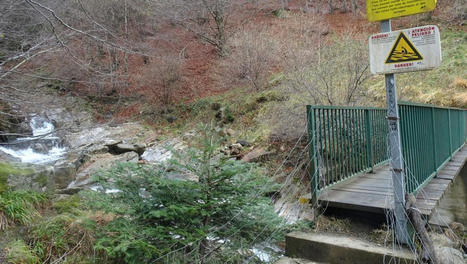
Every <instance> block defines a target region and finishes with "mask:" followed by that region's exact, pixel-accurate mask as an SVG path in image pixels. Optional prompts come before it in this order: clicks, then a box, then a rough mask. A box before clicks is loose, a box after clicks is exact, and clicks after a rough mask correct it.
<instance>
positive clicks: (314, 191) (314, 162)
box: [306, 105, 319, 206]
mask: <svg viewBox="0 0 467 264" xmlns="http://www.w3.org/2000/svg"><path fill="white" fill-rule="evenodd" d="M306 112H307V120H308V127H307V129H308V141H309V151H308V153H309V154H308V155H309V159H310V185H311V205H312V206H314V205H316V204H317V203H318V191H319V185H318V183H319V181H318V179H319V170H318V159H317V157H318V156H317V155H318V153H317V147H316V142H317V141H316V140H317V139H316V136H317V135H318V134H317V133H316V123H315V122H316V121H315V109H313V106H311V105H308V106H307V111H306Z"/></svg>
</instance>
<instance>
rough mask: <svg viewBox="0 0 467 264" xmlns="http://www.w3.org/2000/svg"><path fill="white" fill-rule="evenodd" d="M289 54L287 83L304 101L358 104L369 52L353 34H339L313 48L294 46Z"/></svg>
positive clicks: (367, 72) (365, 75) (366, 72)
mask: <svg viewBox="0 0 467 264" xmlns="http://www.w3.org/2000/svg"><path fill="white" fill-rule="evenodd" d="M294 52H295V53H296V54H297V55H296V56H290V60H289V66H288V69H289V74H288V78H287V79H288V82H287V84H288V85H289V86H290V87H291V88H293V89H294V90H295V91H297V92H299V93H300V94H302V95H303V97H302V99H303V100H305V101H307V103H313V104H329V105H354V104H357V103H360V102H359V100H360V99H361V98H362V97H364V96H362V93H363V89H364V86H363V84H364V82H365V81H366V80H367V79H368V78H369V76H370V74H369V71H368V67H369V65H368V51H367V49H366V45H365V42H364V41H361V40H358V39H356V36H354V35H352V34H346V35H342V36H338V37H336V38H334V39H332V40H331V41H330V42H328V43H322V44H319V45H318V46H317V47H316V46H315V47H314V48H313V49H310V48H309V47H307V50H301V49H296V50H294Z"/></svg>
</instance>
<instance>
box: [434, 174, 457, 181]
mask: <svg viewBox="0 0 467 264" xmlns="http://www.w3.org/2000/svg"><path fill="white" fill-rule="evenodd" d="M455 177H456V176H455V175H449V174H440V175H438V176H436V178H438V179H445V180H453V179H454V178H455Z"/></svg>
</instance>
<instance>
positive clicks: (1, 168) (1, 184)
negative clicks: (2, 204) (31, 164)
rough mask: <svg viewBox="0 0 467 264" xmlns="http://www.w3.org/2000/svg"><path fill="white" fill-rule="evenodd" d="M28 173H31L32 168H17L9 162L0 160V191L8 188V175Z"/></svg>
mask: <svg viewBox="0 0 467 264" xmlns="http://www.w3.org/2000/svg"><path fill="white" fill-rule="evenodd" d="M30 173H32V169H23V168H17V167H14V166H13V165H11V164H8V163H1V162H0V193H2V192H4V191H5V190H6V189H8V176H10V175H26V174H30Z"/></svg>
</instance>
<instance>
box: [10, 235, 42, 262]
mask: <svg viewBox="0 0 467 264" xmlns="http://www.w3.org/2000/svg"><path fill="white" fill-rule="evenodd" d="M6 260H7V263H9V264H36V263H40V260H39V258H38V257H37V256H36V255H35V254H34V253H33V252H32V251H31V249H30V248H29V247H28V246H27V245H26V243H24V241H23V240H16V241H13V242H11V243H9V244H8V246H7V256H6Z"/></svg>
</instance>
